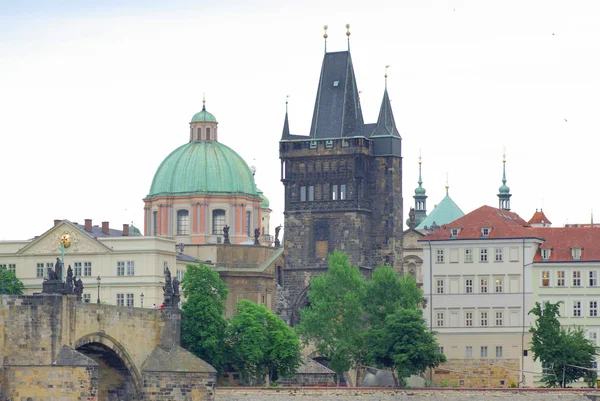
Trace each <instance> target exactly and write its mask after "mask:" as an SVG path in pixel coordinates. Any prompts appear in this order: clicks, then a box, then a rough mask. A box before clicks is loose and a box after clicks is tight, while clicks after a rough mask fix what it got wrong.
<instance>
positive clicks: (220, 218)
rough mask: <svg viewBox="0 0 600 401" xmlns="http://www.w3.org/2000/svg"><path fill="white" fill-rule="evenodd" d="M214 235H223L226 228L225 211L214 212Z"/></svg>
mask: <svg viewBox="0 0 600 401" xmlns="http://www.w3.org/2000/svg"><path fill="white" fill-rule="evenodd" d="M212 223H213V231H212V233H213V235H220V234H223V227H225V210H221V209H217V210H213V212H212Z"/></svg>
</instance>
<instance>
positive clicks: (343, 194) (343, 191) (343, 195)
mask: <svg viewBox="0 0 600 401" xmlns="http://www.w3.org/2000/svg"><path fill="white" fill-rule="evenodd" d="M344 199H346V184H342V185H340V200H344Z"/></svg>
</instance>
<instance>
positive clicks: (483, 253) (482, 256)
mask: <svg viewBox="0 0 600 401" xmlns="http://www.w3.org/2000/svg"><path fill="white" fill-rule="evenodd" d="M479 261H480V262H487V261H488V250H487V248H481V249H480V250H479Z"/></svg>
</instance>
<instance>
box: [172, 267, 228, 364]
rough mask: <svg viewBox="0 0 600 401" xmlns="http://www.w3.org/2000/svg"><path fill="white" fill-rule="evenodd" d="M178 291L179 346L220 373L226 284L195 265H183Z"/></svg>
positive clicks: (223, 346) (205, 268)
mask: <svg viewBox="0 0 600 401" xmlns="http://www.w3.org/2000/svg"><path fill="white" fill-rule="evenodd" d="M181 288H182V291H183V295H184V297H185V302H184V303H183V305H182V307H181V312H182V317H183V319H182V327H181V334H182V340H183V345H184V347H185V348H186V349H188V350H189V351H190V352H192V353H193V354H194V355H196V356H197V357H199V358H201V359H203V360H205V361H206V362H208V363H210V364H211V365H212V366H214V367H215V369H217V370H219V371H220V370H221V369H222V368H223V367H224V365H225V343H224V338H225V329H226V327H227V321H226V320H225V318H224V317H223V312H224V311H225V301H226V299H227V285H226V284H225V283H224V282H223V281H222V280H221V279H220V278H219V274H218V273H217V272H215V271H213V270H211V269H210V268H209V267H207V266H205V265H203V264H199V265H187V267H186V272H185V275H184V276H183V280H182V281H181Z"/></svg>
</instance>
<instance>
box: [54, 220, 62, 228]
mask: <svg viewBox="0 0 600 401" xmlns="http://www.w3.org/2000/svg"><path fill="white" fill-rule="evenodd" d="M61 221H62V220H54V227H56V226H57V225H59V224H60V222H61Z"/></svg>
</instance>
